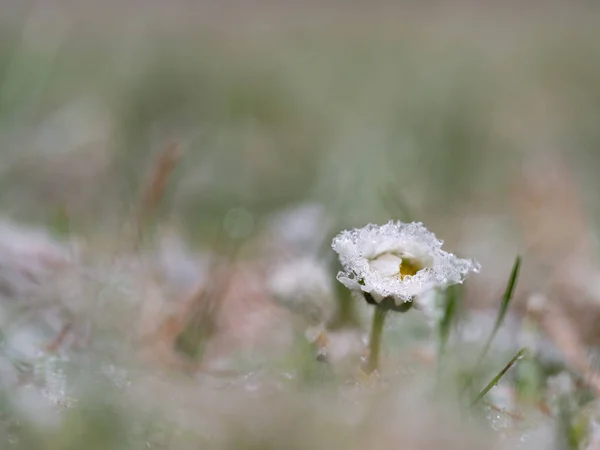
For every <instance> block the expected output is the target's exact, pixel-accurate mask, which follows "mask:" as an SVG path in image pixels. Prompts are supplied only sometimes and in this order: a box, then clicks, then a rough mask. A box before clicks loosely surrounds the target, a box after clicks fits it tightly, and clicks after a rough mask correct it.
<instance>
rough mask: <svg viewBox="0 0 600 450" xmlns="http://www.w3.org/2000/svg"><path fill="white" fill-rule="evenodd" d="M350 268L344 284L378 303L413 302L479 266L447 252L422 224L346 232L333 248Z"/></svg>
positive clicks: (342, 278) (393, 224)
mask: <svg viewBox="0 0 600 450" xmlns="http://www.w3.org/2000/svg"><path fill="white" fill-rule="evenodd" d="M332 247H333V249H334V250H335V251H336V252H337V253H338V255H339V258H340V262H341V263H342V266H343V268H344V271H343V272H340V274H338V277H337V278H338V280H339V281H340V282H342V283H343V284H344V285H345V286H347V287H348V288H350V289H356V290H358V289H360V290H362V291H364V292H368V293H370V294H371V295H373V297H374V298H385V297H393V298H394V300H395V302H396V304H400V303H401V302H409V301H412V300H413V299H414V297H415V296H417V295H421V294H423V293H425V292H427V291H429V290H430V289H432V288H434V287H446V286H450V285H453V284H457V283H462V282H463V281H464V279H465V278H466V276H467V275H468V274H469V273H470V272H477V271H478V270H479V265H478V264H477V263H475V262H473V261H471V260H468V259H461V258H458V257H456V256H455V255H453V254H452V253H448V252H445V251H444V250H442V241H440V240H438V239H437V238H436V237H435V235H434V234H433V233H431V232H430V231H428V230H427V229H426V228H425V227H424V226H423V224H422V223H420V222H413V223H408V224H406V223H402V222H393V221H390V222H388V223H386V224H384V225H381V226H378V225H373V224H369V225H367V226H365V227H364V228H356V229H353V230H346V231H343V232H341V233H340V234H339V235H338V236H336V237H335V238H334V240H333V243H332Z"/></svg>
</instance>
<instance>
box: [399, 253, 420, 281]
mask: <svg viewBox="0 0 600 450" xmlns="http://www.w3.org/2000/svg"><path fill="white" fill-rule="evenodd" d="M422 269H423V266H422V265H421V264H420V262H419V261H417V260H414V259H408V258H403V259H402V262H401V263H400V279H401V280H403V279H404V277H406V276H409V275H410V276H413V275H416V274H417V272H418V271H420V270H422Z"/></svg>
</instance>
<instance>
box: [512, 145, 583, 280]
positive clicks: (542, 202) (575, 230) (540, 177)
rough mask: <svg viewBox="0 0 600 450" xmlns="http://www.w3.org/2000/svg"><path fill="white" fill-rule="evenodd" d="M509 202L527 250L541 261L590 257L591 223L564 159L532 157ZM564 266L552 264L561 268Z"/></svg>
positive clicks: (542, 156) (545, 155) (550, 156)
mask: <svg viewBox="0 0 600 450" xmlns="http://www.w3.org/2000/svg"><path fill="white" fill-rule="evenodd" d="M512 204H513V206H514V209H515V211H516V215H517V218H518V219H519V222H520V226H521V230H522V232H523V237H524V239H525V244H526V245H527V249H528V250H529V253H530V254H531V255H532V256H534V257H535V258H536V259H537V260H538V261H540V262H542V263H548V262H549V261H553V262H556V263H557V264H561V263H564V262H565V261H566V260H569V259H571V258H579V259H581V258H584V259H586V260H588V261H589V260H590V259H591V255H590V251H589V250H590V248H591V247H590V238H591V232H590V226H589V221H588V218H587V216H586V214H585V211H584V207H583V204H582V201H581V194H580V192H579V188H578V186H577V184H576V182H575V180H574V179H573V175H572V172H571V170H570V168H569V167H568V165H567V164H566V162H565V161H562V160H561V159H559V158H558V157H554V156H552V155H551V154H544V155H541V156H539V155H538V156H537V157H534V158H533V159H532V160H531V161H529V164H528V165H527V166H526V167H525V170H524V173H523V175H522V176H521V177H520V178H519V179H518V180H517V182H516V183H515V184H514V185H513V190H512ZM561 268H564V266H563V267H553V269H556V270H560V269H561Z"/></svg>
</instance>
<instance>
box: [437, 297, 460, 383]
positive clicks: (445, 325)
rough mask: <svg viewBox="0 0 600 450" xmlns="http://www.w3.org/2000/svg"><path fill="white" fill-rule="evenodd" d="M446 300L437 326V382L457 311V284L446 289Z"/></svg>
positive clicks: (440, 374) (458, 298) (440, 375)
mask: <svg viewBox="0 0 600 450" xmlns="http://www.w3.org/2000/svg"><path fill="white" fill-rule="evenodd" d="M445 295H446V302H445V308H444V315H443V317H442V319H441V320H440V323H439V326H438V333H439V337H438V352H437V363H436V366H437V384H438V385H439V382H440V380H441V377H442V363H443V359H444V355H445V353H446V346H447V344H448V339H449V337H450V330H451V329H452V324H453V323H454V322H455V319H456V315H457V313H458V307H459V305H458V302H459V300H460V296H459V288H458V286H450V287H449V288H448V289H446V292H445Z"/></svg>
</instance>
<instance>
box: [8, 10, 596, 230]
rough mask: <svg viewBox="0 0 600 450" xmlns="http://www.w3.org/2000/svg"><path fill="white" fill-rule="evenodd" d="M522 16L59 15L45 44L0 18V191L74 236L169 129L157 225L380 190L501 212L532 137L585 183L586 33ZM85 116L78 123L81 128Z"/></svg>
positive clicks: (427, 204)
mask: <svg viewBox="0 0 600 450" xmlns="http://www.w3.org/2000/svg"><path fill="white" fill-rule="evenodd" d="M38 20H39V21H41V22H42V23H43V22H44V21H43V20H40V19H38ZM482 20H488V21H489V20H491V19H490V18H487V19H486V18H483V19H482ZM538 22H539V23H534V24H533V26H520V27H519V26H516V25H515V26H513V27H512V28H509V29H507V30H505V31H503V30H497V29H492V30H491V31H484V30H483V24H482V25H481V26H479V27H477V28H473V29H469V28H468V27H465V28H464V29H458V26H457V27H439V29H436V27H435V22H432V23H431V24H429V25H428V26H421V27H419V26H418V25H412V26H411V24H410V23H409V24H406V23H401V24H402V25H400V24H399V26H398V27H396V29H395V30H394V29H393V27H390V26H389V25H387V26H378V25H377V24H373V23H369V22H367V23H365V24H364V26H363V27H360V28H356V27H355V28H349V27H345V26H343V24H339V25H337V26H336V25H335V24H333V25H331V26H327V27H326V28H325V27H320V28H319V27H313V28H308V29H306V30H302V29H301V28H300V27H292V28H291V29H290V30H287V31H286V30H285V29H283V28H282V29H274V30H268V31H265V32H263V33H258V32H255V33H253V32H252V31H246V32H244V28H243V27H241V30H239V29H238V30H236V32H229V31H228V29H227V28H226V27H225V28H223V30H221V31H215V30H214V29H211V30H210V31H205V32H202V31H200V32H196V33H190V32H189V31H186V32H183V33H181V35H178V34H177V31H176V30H171V32H170V33H164V32H163V33H162V34H152V33H151V32H150V31H146V33H144V32H143V30H142V31H140V32H139V33H138V34H135V33H134V32H133V31H128V30H126V29H124V30H120V31H119V30H117V31H115V32H112V33H111V35H108V33H107V34H105V35H102V36H100V37H98V36H95V39H92V38H90V37H88V40H87V41H84V40H82V39H85V38H84V37H82V38H79V37H78V35H77V32H75V31H69V26H68V20H67V26H65V27H64V30H62V29H61V30H59V31H57V32H56V33H55V35H56V36H57V37H56V40H57V42H58V44H56V45H51V44H52V42H45V43H44V42H43V39H42V42H39V43H34V42H32V39H24V38H27V36H24V34H26V32H27V30H28V27H26V26H24V27H18V26H14V27H12V30H11V29H9V28H4V29H3V34H4V35H5V36H7V37H6V38H5V39H3V40H2V49H0V50H1V51H0V80H2V87H3V88H2V92H3V96H2V98H3V99H4V100H3V101H2V103H1V105H0V106H1V107H0V130H3V132H2V134H1V135H0V140H1V144H2V148H3V154H4V155H5V156H3V162H4V164H3V167H2V170H1V171H0V175H1V176H0V183H1V185H2V187H3V189H2V195H1V197H0V201H2V204H3V205H4V207H5V208H6V209H7V210H8V211H11V212H12V213H13V214H14V215H17V216H19V217H21V218H25V219H29V220H36V221H39V220H47V219H48V217H51V216H52V215H53V214H54V212H53V211H55V210H56V208H57V207H58V205H60V204H62V203H64V204H66V207H67V210H68V211H69V213H70V214H71V215H72V216H74V217H73V218H72V219H73V224H74V226H75V225H76V224H80V227H84V229H89V228H90V227H92V228H93V227H94V226H98V225H99V224H104V223H106V222H107V217H113V219H114V220H117V221H118V220H122V219H123V218H124V217H126V215H127V214H128V212H129V208H130V204H131V202H132V201H133V200H134V199H135V198H137V197H136V196H137V195H138V191H139V189H140V183H141V182H142V180H143V179H144V176H145V175H146V173H147V171H148V170H149V165H150V164H151V163H152V161H153V159H154V156H155V153H156V152H158V151H160V149H161V148H162V146H163V145H164V143H165V141H166V140H168V139H170V138H173V137H174V138H178V139H181V140H182V141H183V142H184V146H185V147H186V155H185V161H184V163H183V164H182V166H181V167H179V168H178V169H177V174H176V175H177V179H178V182H176V183H173V184H172V185H170V192H169V193H168V195H167V199H166V201H165V202H164V205H163V209H162V216H163V217H165V218H167V217H176V218H178V219H180V220H182V221H184V223H185V224H186V225H187V227H188V229H189V230H192V231H194V232H195V233H196V235H197V236H199V237H202V235H203V232H204V231H205V230H206V229H210V228H211V226H212V225H213V223H214V222H215V221H216V222H219V221H220V220H221V219H220V218H222V216H223V214H224V213H225V212H226V211H227V210H228V209H229V208H231V207H233V206H238V205H241V206H244V207H245V208H247V209H248V210H250V211H251V212H253V213H254V214H256V215H257V216H260V215H262V214H265V213H268V212H270V211H273V210H274V209H277V208H280V207H282V206H284V205H286V204H288V203H294V202H298V201H301V200H303V199H306V198H312V199H317V200H320V201H323V202H324V203H325V204H326V206H328V207H329V208H330V209H331V210H332V211H334V212H335V214H336V215H337V216H339V219H340V220H341V222H342V223H348V224H360V223H363V222H365V221H378V220H382V219H384V218H386V217H387V213H386V211H385V210H384V208H383V207H382V206H381V205H379V204H377V203H378V202H376V201H374V199H375V198H376V196H377V189H378V188H379V186H381V185H385V184H387V183H390V182H393V183H394V184H395V185H396V186H399V187H400V189H402V190H403V195H404V196H405V197H407V198H408V199H409V200H410V201H409V203H410V204H416V205H417V210H418V211H419V212H420V213H421V216H424V218H425V219H428V220H432V221H436V220H443V218H444V217H445V216H450V215H456V214H460V213H461V212H464V211H466V210H469V209H470V210H471V211H472V210H473V209H475V210H477V208H483V207H485V208H488V209H489V208H492V209H497V210H502V208H503V207H504V205H503V203H504V200H503V197H505V195H506V192H507V191H506V189H507V183H509V182H510V180H511V174H512V173H513V172H514V171H515V170H516V168H518V162H519V158H520V157H521V155H522V154H523V153H526V152H531V151H536V150H539V149H542V150H545V148H546V147H547V148H548V149H549V150H558V151H562V152H565V153H567V154H569V155H571V156H572V157H573V159H575V160H576V161H579V165H580V167H581V171H582V174H583V175H584V176H585V174H586V173H587V175H588V178H587V179H586V180H587V183H588V184H593V183H596V182H595V181H593V180H592V179H591V175H592V170H591V169H590V168H593V167H597V166H598V164H599V161H600V157H598V152H596V151H595V150H594V149H595V147H596V141H597V136H596V135H597V130H596V128H597V127H595V118H597V117H598V110H599V105H598V100H599V99H600V85H599V84H598V83H596V81H595V80H596V79H597V77H598V75H599V73H600V45H599V44H597V43H596V42H597V40H596V39H594V36H595V34H594V28H595V24H594V25H591V24H589V25H587V28H586V27H585V26H579V24H578V23H577V21H572V22H573V25H572V26H571V27H563V28H559V29H558V30H555V29H553V28H551V23H548V24H546V25H544V22H543V20H539V21H538ZM465 23H466V24H467V25H468V24H469V22H468V20H467V21H466V22H465ZM45 26H47V27H49V28H50V30H52V25H51V24H50V25H49V24H46V25H45ZM30 28H31V27H30ZM55 28H56V27H55ZM45 44H46V45H45ZM15 71H17V72H16V73H15ZM82 99H84V100H85V102H87V103H85V104H84V105H83V106H82V108H83V110H82V112H83V116H84V117H80V119H81V121H85V120H88V121H92V122H93V121H94V120H95V119H96V118H97V117H98V116H99V118H100V120H101V121H103V122H106V123H107V124H109V126H108V131H107V132H106V133H105V134H106V135H105V136H104V139H103V140H102V141H101V142H95V141H92V142H86V136H82V137H81V139H80V140H81V143H79V142H75V143H74V141H75V139H74V138H72V137H71V136H70V135H71V134H75V131H74V130H73V129H70V128H71V127H81V123H80V122H77V120H75V119H72V118H70V117H67V118H62V119H61V118H60V117H58V118H56V115H57V114H58V112H59V111H60V110H61V109H63V108H68V107H70V106H73V105H75V104H77V102H81V101H82ZM85 108H89V109H90V110H91V111H86V110H85ZM88 112H89V118H86V117H85V115H87V113H88ZM73 114H74V115H75V116H77V113H76V112H75V113H73ZM53 118H56V120H55V121H54V123H53V122H52V120H53ZM60 120H63V122H61V121H60ZM94 126H95V124H94V123H91V124H90V123H86V124H85V127H87V128H89V129H90V131H89V133H90V134H93V133H94V131H93V130H94ZM40 127H43V128H44V129H45V130H46V128H47V130H46V134H45V135H42V136H41V137H39V136H38V134H41V132H40V131H39V128H40ZM61 127H62V128H61ZM102 130H104V128H102ZM52 139H55V140H56V143H55V144H54V146H55V147H56V148H57V150H56V151H57V152H58V151H59V150H61V151H65V152H70V153H69V155H70V156H69V159H67V160H66V162H65V161H63V160H60V162H64V164H61V163H60V162H59V163H56V164H52V163H50V164H46V162H48V161H49V159H48V150H47V148H46V147H50V144H49V143H48V141H50V140H52ZM90 139H92V138H90ZM86 145H87V147H86ZM61 146H63V147H64V148H60V147H61ZM88 147H91V149H90V148H88ZM90 152H91V153H92V154H94V153H96V154H105V153H106V154H107V155H108V156H106V158H108V161H109V163H108V165H104V166H102V165H101V164H97V165H98V166H100V167H94V161H95V160H94V159H93V158H91V157H90ZM96 157H97V158H99V157H98V156H96ZM51 161H52V160H51V159H50V162H51ZM86 161H89V163H88V164H89V165H90V166H91V167H90V166H87V165H86ZM84 168H85V170H84ZM78 171H79V172H85V176H83V175H82V176H80V177H78V176H77V173H78ZM98 172H99V173H98ZM85 183H92V184H93V187H88V188H87V189H82V184H85ZM82 196H84V197H85V199H82V198H81V197H82ZM483 198H485V199H486V202H485V206H483V205H482V199H483ZM593 200H594V199H592V201H593ZM494 201H497V202H498V206H497V207H496V208H494V206H491V205H494ZM116 217H120V219H117V218H116Z"/></svg>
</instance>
